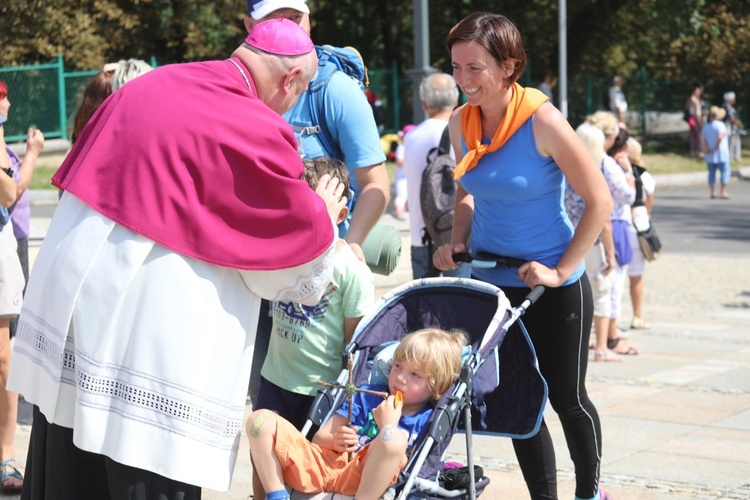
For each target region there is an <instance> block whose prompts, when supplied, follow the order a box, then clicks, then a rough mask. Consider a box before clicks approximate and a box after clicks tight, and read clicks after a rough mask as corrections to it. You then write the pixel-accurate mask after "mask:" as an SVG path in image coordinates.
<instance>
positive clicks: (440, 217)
mask: <svg viewBox="0 0 750 500" xmlns="http://www.w3.org/2000/svg"><path fill="white" fill-rule="evenodd" d="M450 152H451V143H450V136H449V134H448V126H447V125H446V126H445V130H444V131H443V135H442V137H441V138H440V144H439V145H438V147H436V148H432V149H430V151H429V152H428V153H427V158H426V162H427V167H426V168H425V169H424V172H422V185H421V187H420V193H419V197H420V202H421V206H422V217H423V218H424V223H425V226H426V229H427V234H424V235H423V241H422V243H423V244H424V245H425V246H430V247H434V248H437V247H439V246H441V245H444V244H446V243H450V241H451V231H452V229H453V212H454V210H455V204H456V190H457V187H458V182H457V181H456V180H454V179H453V172H454V171H455V170H456V161H455V160H454V159H453V158H451V156H450ZM431 250H432V249H431ZM430 253H432V251H431V252H430Z"/></svg>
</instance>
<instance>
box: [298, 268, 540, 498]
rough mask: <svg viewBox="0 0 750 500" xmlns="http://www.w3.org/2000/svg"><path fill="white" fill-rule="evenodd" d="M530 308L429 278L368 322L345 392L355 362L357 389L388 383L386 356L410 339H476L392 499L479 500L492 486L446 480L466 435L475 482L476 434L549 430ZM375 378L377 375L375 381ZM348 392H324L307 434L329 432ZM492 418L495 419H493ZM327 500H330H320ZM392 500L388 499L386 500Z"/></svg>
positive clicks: (390, 298)
mask: <svg viewBox="0 0 750 500" xmlns="http://www.w3.org/2000/svg"><path fill="white" fill-rule="evenodd" d="M525 307H526V306H524V307H523V309H521V307H519V308H516V309H514V308H512V307H511V306H510V304H509V302H508V300H507V298H506V297H505V295H504V294H503V292H502V290H500V289H499V288H497V287H495V286H493V285H490V284H487V283H484V282H480V281H477V280H472V279H463V278H426V279H420V280H415V281H412V282H409V283H406V284H404V285H402V286H400V287H398V288H396V289H394V290H392V291H391V292H389V293H388V294H386V295H385V296H383V297H382V298H381V299H380V300H379V301H378V302H377V303H376V304H375V305H374V306H373V308H372V309H371V311H370V312H369V313H368V314H367V315H366V316H365V317H364V318H363V319H362V321H360V324H359V326H358V328H357V330H356V331H355V333H354V336H353V338H352V341H351V342H350V343H349V344H348V345H347V346H346V348H345V351H344V353H343V354H342V371H341V373H340V375H339V377H338V379H337V381H336V382H337V383H338V384H339V385H342V386H343V385H345V384H346V383H347V382H348V378H349V369H348V360H349V357H350V356H351V357H352V358H353V359H354V364H353V370H352V374H353V380H354V382H355V383H356V384H357V385H360V384H362V383H370V382H371V380H372V377H373V376H376V377H377V376H381V377H382V376H383V375H384V374H383V373H378V372H380V371H382V368H383V360H382V359H381V358H382V356H379V355H380V354H381V353H384V354H385V352H387V351H388V350H389V349H390V350H391V354H392V350H393V349H395V348H394V347H392V346H393V345H395V344H396V343H397V342H398V341H399V340H400V339H401V338H403V337H404V336H405V335H406V334H407V333H410V332H412V331H415V330H418V329H421V328H426V327H439V328H443V329H446V330H450V329H459V330H463V331H464V332H466V333H467V334H468V336H469V345H468V352H467V353H466V358H465V361H464V363H463V366H462V372H461V376H460V377H459V379H458V380H456V381H455V382H454V384H453V386H452V388H451V389H449V390H448V392H447V393H446V394H445V395H444V396H443V398H442V399H441V400H440V401H439V402H438V403H437V405H436V408H435V411H434V412H433V415H432V417H431V424H430V427H429V430H428V432H426V433H424V435H423V436H422V437H421V438H420V440H419V441H418V442H417V443H416V444H415V446H414V448H413V450H412V454H411V456H410V457H409V461H408V463H407V466H406V468H405V469H404V470H403V471H402V472H401V475H400V479H399V481H398V482H397V483H396V485H395V487H394V488H393V490H389V491H390V493H391V495H392V496H390V498H394V496H396V495H397V496H398V498H446V497H455V498H474V497H475V496H476V492H477V491H479V492H481V490H482V488H483V487H484V486H486V483H487V482H489V480H488V479H486V478H478V479H480V481H479V483H478V484H477V485H474V487H469V488H468V490H467V489H464V490H455V491H446V490H443V489H442V488H441V487H440V484H439V482H438V475H439V473H440V472H441V471H442V469H443V467H442V466H443V462H444V459H445V453H446V450H447V447H448V444H449V443H450V440H451V437H452V436H453V434H454V433H455V432H456V431H458V430H463V432H464V433H465V435H466V442H467V445H466V446H467V450H466V455H467V460H468V462H469V463H468V464H467V466H468V468H469V469H470V470H471V471H472V476H473V470H474V468H473V458H472V449H471V436H472V432H473V431H478V432H484V433H491V434H495V435H502V436H508V437H513V438H525V437H530V436H532V435H534V434H535V433H536V432H537V431H538V430H539V427H540V425H541V421H542V414H543V412H544V406H545V403H546V400H547V385H546V382H545V381H544V379H543V378H542V376H541V374H540V373H539V370H538V367H537V364H536V354H535V352H534V348H533V346H532V344H531V341H530V340H529V337H528V334H527V333H526V330H525V328H524V327H523V324H522V323H521V322H520V321H517V320H518V318H519V317H520V315H521V314H523V311H525ZM373 372H374V373H373ZM344 392H345V391H343V390H341V389H325V390H322V389H321V391H319V394H318V396H317V397H316V400H315V403H313V406H312V408H311V411H310V418H309V420H308V423H307V425H306V426H305V428H304V429H303V433H306V432H307V431H309V429H310V427H312V426H313V425H318V426H319V425H321V424H322V423H323V422H324V421H325V420H326V419H327V418H329V417H330V415H331V414H332V413H333V411H334V409H335V408H337V407H338V405H339V404H340V403H341V402H342V401H343V398H344V396H345V394H344ZM488 410H489V411H488ZM320 495H323V496H320ZM292 498H299V499H306V500H322V499H324V498H325V499H333V498H335V499H342V498H350V497H346V496H342V495H339V494H335V495H334V494H317V495H302V494H299V493H295V494H294V496H293V497H292ZM386 498H387V497H386Z"/></svg>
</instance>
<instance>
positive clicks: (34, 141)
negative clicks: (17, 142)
mask: <svg viewBox="0 0 750 500" xmlns="http://www.w3.org/2000/svg"><path fill="white" fill-rule="evenodd" d="M42 149H44V134H42V131H41V130H39V129H37V128H30V129H29V130H28V132H27V134H26V153H27V154H28V153H33V154H39V153H41V152H42Z"/></svg>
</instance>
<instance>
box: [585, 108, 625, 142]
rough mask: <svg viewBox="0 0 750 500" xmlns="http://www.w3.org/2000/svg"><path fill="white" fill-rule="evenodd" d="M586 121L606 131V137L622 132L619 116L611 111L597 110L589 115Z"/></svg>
mask: <svg viewBox="0 0 750 500" xmlns="http://www.w3.org/2000/svg"><path fill="white" fill-rule="evenodd" d="M586 121H587V122H589V123H590V124H591V125H593V126H595V127H598V128H599V130H601V131H602V132H604V135H605V137H609V136H612V135H617V134H618V133H619V132H620V123H619V122H618V121H617V117H616V116H615V115H614V114H612V113H610V112H609V111H597V112H596V113H594V114H593V115H589V116H588V117H587V118H586Z"/></svg>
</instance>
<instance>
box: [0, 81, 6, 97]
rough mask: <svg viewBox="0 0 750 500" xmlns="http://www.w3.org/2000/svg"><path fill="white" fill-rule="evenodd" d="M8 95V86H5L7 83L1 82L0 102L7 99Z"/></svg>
mask: <svg viewBox="0 0 750 500" xmlns="http://www.w3.org/2000/svg"><path fill="white" fill-rule="evenodd" d="M7 95H8V86H7V85H6V84H5V82H3V81H0V100H3V99H5V96H7Z"/></svg>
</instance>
